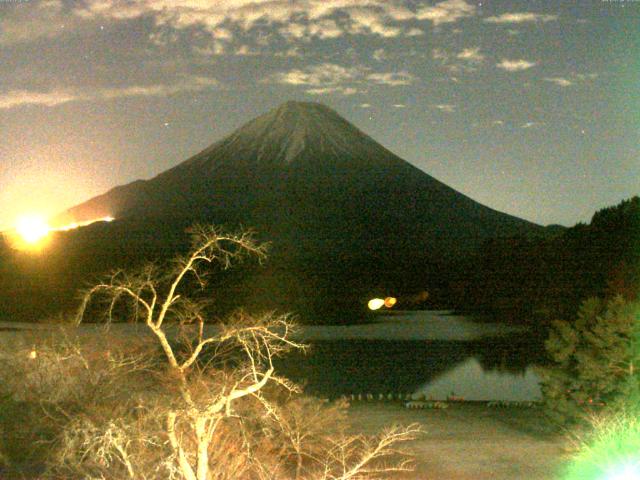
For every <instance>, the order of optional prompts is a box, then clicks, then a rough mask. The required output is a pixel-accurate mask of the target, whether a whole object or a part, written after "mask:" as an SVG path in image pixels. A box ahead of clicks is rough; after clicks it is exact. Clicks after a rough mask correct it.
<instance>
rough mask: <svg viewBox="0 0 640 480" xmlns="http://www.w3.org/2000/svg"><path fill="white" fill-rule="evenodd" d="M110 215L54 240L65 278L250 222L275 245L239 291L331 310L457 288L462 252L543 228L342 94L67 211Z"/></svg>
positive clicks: (259, 301)
mask: <svg viewBox="0 0 640 480" xmlns="http://www.w3.org/2000/svg"><path fill="white" fill-rule="evenodd" d="M107 215H109V216H113V217H115V218H116V221H114V222H111V223H109V224H106V225H100V226H95V227H91V228H85V229H80V231H77V232H70V233H69V234H68V235H66V236H64V238H65V240H64V242H63V243H65V246H60V247H59V250H58V253H55V252H54V251H53V250H51V252H50V255H51V256H52V257H55V256H56V255H59V256H60V259H61V260H60V261H59V262H58V263H59V264H61V265H68V266H69V268H67V270H65V269H64V268H62V267H61V268H60V271H59V275H61V276H64V277H65V278H66V279H67V283H66V284H65V285H68V287H67V286H65V287H64V288H69V289H71V288H74V287H75V288H77V286H79V285H81V280H82V279H84V278H87V276H89V275H90V274H97V273H99V272H100V271H102V270H104V269H106V268H108V267H111V268H113V267H116V266H119V265H127V264H129V265H130V264H133V263H135V262H136V261H139V260H143V259H158V258H165V257H166V256H168V255H170V254H173V253H174V252H175V251H176V250H180V249H182V248H184V243H183V242H182V240H181V239H182V238H184V234H183V232H184V228H185V227H186V226H188V225H189V224H191V223H193V222H196V221H197V222H202V223H204V222H206V223H215V224H225V225H227V226H229V227H230V228H236V227H237V226H238V225H243V226H249V227H253V228H255V229H256V230H257V231H258V232H259V234H260V235H261V238H262V239H264V240H268V241H270V242H272V249H271V252H270V256H269V262H268V265H267V267H266V268H265V269H260V270H255V269H254V271H252V272H249V270H247V271H243V272H242V274H238V275H237V276H235V274H232V275H231V277H229V278H227V280H225V282H226V283H225V285H226V286H227V287H228V288H230V289H231V290H232V291H233V295H231V296H232V297H233V298H235V299H237V300H238V301H240V302H241V303H245V304H249V305H255V306H258V307H266V306H269V307H273V306H275V307H278V308H282V309H286V310H294V311H299V312H304V311H310V312H314V313H315V314H318V312H320V314H321V315H323V316H326V315H325V314H326V313H327V311H329V310H332V311H334V312H337V311H344V310H346V309H353V308H356V309H360V308H361V307H362V306H363V305H364V304H365V303H366V300H367V299H368V298H370V295H380V294H386V293H393V294H396V295H398V294H402V293H403V292H415V291H418V290H425V289H427V290H429V291H430V292H431V293H432V294H433V292H437V291H440V292H442V293H441V294H440V295H437V294H436V295H432V297H431V298H432V299H433V298H437V297H438V296H440V297H445V296H446V290H447V288H448V287H447V275H448V273H447V272H448V271H449V270H448V269H449V267H448V265H449V264H450V263H451V262H452V261H455V260H457V259H458V258H460V257H461V256H462V255H465V254H468V253H470V252H473V251H475V250H476V249H477V248H478V247H479V246H480V245H481V244H482V243H483V242H484V241H486V240H487V239H489V238H494V237H500V236H513V235H517V236H530V235H537V234H540V233H542V232H543V231H544V229H543V228H542V227H540V226H538V225H535V224H532V223H530V222H527V221H524V220H521V219H518V218H515V217H513V216H510V215H507V214H504V213H500V212H497V211H495V210H492V209H490V208H487V207H485V206H483V205H481V204H479V203H477V202H475V201H473V200H471V199H470V198H468V197H466V196H465V195H463V194H461V193H459V192H457V191H455V190H453V189H452V188H450V187H448V186H447V185H445V184H443V183H442V182H440V181H438V180H436V179H434V178H433V177H431V176H430V175H428V174H426V173H425V172H423V171H421V170H419V169H417V168H415V167H414V166H412V165H411V164H409V163H407V162H406V161H404V160H402V159H401V158H399V157H398V156H396V155H394V154H393V153H392V152H390V151H389V150H387V149H386V148H384V147H382V146H381V145H380V144H378V143H377V142H375V141H374V140H373V139H372V138H370V137H369V136H367V135H366V134H365V133H363V132H361V131H360V130H358V129H357V128H356V127H354V126H353V125H352V124H350V123H349V122H348V121H346V120H345V119H344V118H342V117H341V116H340V115H338V114H337V113H336V112H335V111H333V110H331V109H330V108H328V107H326V106H324V105H321V104H317V103H301V102H287V103H285V104H283V105H281V106H280V107H278V108H276V109H274V110H272V111H270V112H268V113H266V114H264V115H262V116H260V117H258V118H256V119H255V120H253V121H251V122H249V123H247V124H246V125H244V126H243V127H241V128H239V129H238V130H236V131H235V132H233V133H232V134H230V135H229V136H227V137H225V138H224V139H222V140H220V141H219V142H216V143H214V144H213V145H211V146H210V147H208V148H206V149H205V150H203V151H202V152H200V153H198V154H197V155H195V156H193V157H191V158H189V159H188V160H186V161H184V162H182V163H180V164H179V165H177V166H175V167H173V168H171V169H169V170H167V171H165V172H163V173H161V174H159V175H158V176H156V177H154V178H152V179H150V180H138V181H135V182H133V183H130V184H128V185H124V186H119V187H116V188H114V189H112V190H110V191H109V192H107V193H105V194H104V195H100V196H98V197H95V198H93V199H90V200H89V201H87V202H85V203H82V204H80V205H78V206H76V207H74V208H71V209H70V210H69V211H68V212H65V214H64V215H62V216H61V217H60V218H59V222H60V223H67V222H69V221H77V222H81V221H86V220H90V219H93V218H99V217H104V216H107ZM181 242H182V243H181ZM69 269H71V270H73V272H72V271H71V270H69ZM46 277H47V278H49V279H51V280H50V284H51V285H55V286H56V288H57V289H58V290H61V289H63V287H60V285H62V284H63V283H62V282H60V281H59V280H58V278H57V277H56V278H54V277H55V275H53V274H52V273H50V272H49V271H47V273H46ZM234 282H235V283H234ZM220 297H222V298H224V295H220ZM60 298H62V297H60Z"/></svg>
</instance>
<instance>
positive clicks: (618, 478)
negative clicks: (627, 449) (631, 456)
mask: <svg viewBox="0 0 640 480" xmlns="http://www.w3.org/2000/svg"><path fill="white" fill-rule="evenodd" d="M602 480H640V463H638V462H633V463H625V464H623V465H618V466H617V467H616V468H614V469H612V470H611V471H610V472H607V474H606V476H605V477H604V478H603V479H602Z"/></svg>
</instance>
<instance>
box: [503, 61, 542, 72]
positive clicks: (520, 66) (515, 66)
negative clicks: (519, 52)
mask: <svg viewBox="0 0 640 480" xmlns="http://www.w3.org/2000/svg"><path fill="white" fill-rule="evenodd" d="M536 65H537V62H529V61H528V60H524V59H520V60H507V59H503V60H502V61H501V62H500V63H496V67H498V68H501V69H503V70H506V71H507V72H519V71H522V70H527V69H529V68H531V67H534V66H536Z"/></svg>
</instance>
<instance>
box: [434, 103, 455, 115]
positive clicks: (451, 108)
mask: <svg viewBox="0 0 640 480" xmlns="http://www.w3.org/2000/svg"><path fill="white" fill-rule="evenodd" d="M433 107H434V108H437V109H438V110H440V111H441V112H445V113H453V112H455V111H456V106H455V105H451V104H450V103H440V104H437V105H434V106H433Z"/></svg>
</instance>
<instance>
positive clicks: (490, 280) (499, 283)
mask: <svg viewBox="0 0 640 480" xmlns="http://www.w3.org/2000/svg"><path fill="white" fill-rule="evenodd" d="M552 228H553V227H552ZM457 271H458V274H457V276H456V278H454V279H453V280H452V282H451V292H452V295H453V297H454V299H455V300H453V301H454V303H455V304H456V306H457V307H458V308H461V309H468V310H472V311H482V312H486V313H488V314H491V315H492V316H493V317H497V318H502V319H505V320H508V321H511V322H538V323H540V322H543V323H544V322H548V321H551V320H554V319H571V318H574V317H575V315H576V312H577V309H578V306H579V304H580V303H581V302H582V301H583V300H585V299H586V298H589V297H593V296H598V297H603V298H608V297H612V296H613V295H615V294H621V295H622V296H623V297H625V298H627V299H633V298H636V297H637V296H638V293H639V292H640V197H637V196H635V197H633V198H631V199H629V200H625V201H623V202H621V203H620V204H618V205H616V206H613V207H608V208H604V209H602V210H600V211H598V212H596V213H595V214H594V215H593V218H592V219H591V222H590V223H589V224H588V225H587V224H584V223H579V224H577V225H575V226H574V227H571V228H568V229H562V228H561V227H558V228H557V229H556V231H555V232H554V233H553V234H552V235H550V236H549V237H548V238H537V239H527V238H507V239H493V240H490V241H488V242H486V243H485V244H484V246H483V248H482V249H481V251H480V252H479V253H478V254H477V255H474V256H473V257H470V258H467V259H466V260H465V261H464V262H461V264H460V265H459V266H458V268H457Z"/></svg>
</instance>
